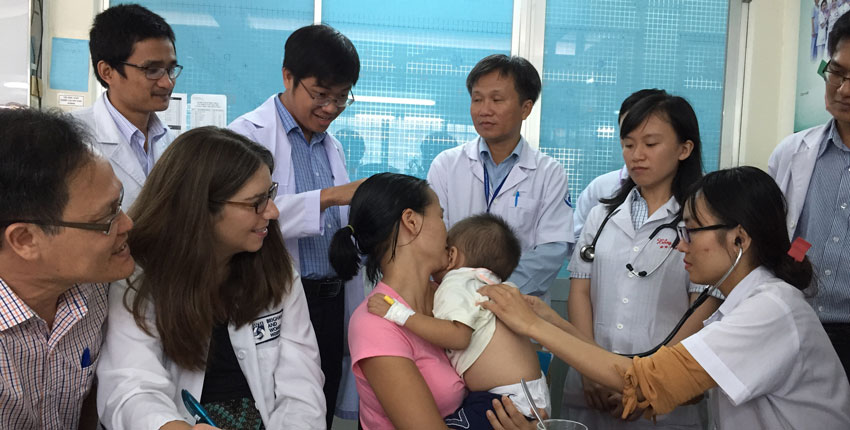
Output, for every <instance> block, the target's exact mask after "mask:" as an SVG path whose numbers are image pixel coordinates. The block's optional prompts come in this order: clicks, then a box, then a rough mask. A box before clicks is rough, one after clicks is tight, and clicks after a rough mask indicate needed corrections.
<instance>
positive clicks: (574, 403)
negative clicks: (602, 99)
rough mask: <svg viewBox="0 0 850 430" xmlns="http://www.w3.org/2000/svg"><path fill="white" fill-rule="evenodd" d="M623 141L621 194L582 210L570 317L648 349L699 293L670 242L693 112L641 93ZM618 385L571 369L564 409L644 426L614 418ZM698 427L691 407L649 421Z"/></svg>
mask: <svg viewBox="0 0 850 430" xmlns="http://www.w3.org/2000/svg"><path fill="white" fill-rule="evenodd" d="M620 143H621V146H622V152H623V160H624V161H625V164H626V167H627V169H628V173H629V176H628V178H626V179H625V181H624V182H623V184H622V186H621V188H620V190H619V192H617V194H615V195H614V196H613V197H611V198H608V199H602V200H601V202H602V203H603V204H602V205H598V206H596V207H594V208H593V209H592V210H591V212H590V214H589V215H588V218H587V222H586V223H585V225H584V227H583V229H582V232H581V235H580V236H579V240H578V242H577V243H576V248H575V253H574V255H573V257H572V259H571V260H570V265H569V269H570V271H571V278H572V279H571V284H570V294H569V301H568V302H567V303H568V307H569V316H570V321H571V322H572V323H573V324H574V325H575V326H576V327H577V328H578V329H579V331H580V332H581V333H582V334H584V335H585V336H586V337H587V338H591V339H594V340H595V341H596V343H597V344H598V345H599V346H600V347H602V348H604V349H606V350H608V351H614V352H618V353H624V354H636V353H641V352H643V351H646V350H649V349H650V348H652V347H653V346H655V345H656V344H658V343H659V342H661V341H663V340H664V338H665V336H667V335H668V333H670V331H671V330H672V329H673V328H674V327H675V326H676V323H677V321H678V320H679V317H680V316H681V315H682V314H683V313H684V312H685V310H686V309H687V308H688V306H689V305H690V304H691V302H692V301H693V300H695V299H696V297H697V296H698V295H699V293H700V292H701V290H702V288H703V287H701V286H698V285H695V284H692V283H691V282H689V281H688V274H687V272H686V271H685V270H684V268H683V267H682V265H681V263H680V262H679V260H678V258H677V256H676V253H675V252H674V247H675V245H676V241H677V239H676V226H677V225H678V224H679V222H680V219H681V218H680V217H679V209H680V205H681V204H682V202H683V201H684V197H685V194H686V192H687V189H688V188H689V187H690V186H691V185H692V184H693V183H694V182H696V181H697V180H699V178H701V177H702V155H701V140H700V133H699V124H698V122H697V117H696V113H694V110H693V109H692V108H691V105H690V104H689V103H688V102H687V101H686V100H685V99H683V98H681V97H677V96H673V95H669V94H667V93H666V92H660V93H656V94H651V95H648V96H646V97H643V98H641V99H640V100H639V101H637V102H636V103H635V104H634V105H632V106H631V107H630V108H629V110H628V112H625V113H624V116H623V119H622V121H621V124H620ZM718 305H719V301H718V299H716V298H710V299H709V300H708V301H707V302H705V303H703V304H702V305H701V306H700V307H699V308H698V309H697V310H696V312H695V314H696V315H695V316H694V317H693V318H691V319H690V320H689V321H688V322H687V323H686V324H685V325H684V327H682V329H681V330H680V331H679V333H678V335H677V337H676V338H674V340H680V339H682V338H683V337H684V336H686V335H689V334H692V333H694V332H696V331H697V330H698V329H699V327H700V324H699V323H700V321H702V320H703V319H705V318H707V317H708V316H709V315H710V314H711V313H712V312H713V311H714V310H715V309H716V308H717V306H718ZM618 404H619V398H618V397H617V396H616V394H615V393H613V392H611V391H610V390H607V389H605V388H604V387H601V386H599V385H598V384H596V383H594V382H593V381H590V380H589V379H588V378H587V377H586V376H581V375H579V374H578V372H577V371H576V370H574V369H571V370H570V372H569V374H568V376H567V381H566V383H565V386H564V407H565V410H566V411H567V412H566V414H567V415H568V416H569V417H571V418H572V419H575V420H578V421H581V422H583V423H585V424H587V425H588V427H590V428H607V429H618V428H623V429H625V428H628V429H637V428H645V427H647V426H648V425H649V424H648V423H644V422H635V423H628V422H625V421H622V420H619V419H616V418H613V417H612V416H611V414H610V411H611V410H612V409H614V408H616V407H617V405H618ZM659 427H660V428H675V429H688V428H693V429H696V428H701V424H700V421H699V411H698V410H697V407H696V406H693V407H689V408H681V409H679V410H677V411H676V412H675V413H674V414H672V415H670V416H663V417H659V418H658V422H657V425H654V426H653V428H659Z"/></svg>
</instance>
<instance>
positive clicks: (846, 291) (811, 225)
mask: <svg viewBox="0 0 850 430" xmlns="http://www.w3.org/2000/svg"><path fill="white" fill-rule="evenodd" d="M827 49H828V53H829V56H830V60H829V62H828V63H827V66H826V69H825V70H824V80H825V82H826V85H825V87H826V96H825V97H824V99H825V101H826V110H827V111H828V112H829V113H830V115H832V119H830V120H829V121H828V122H827V123H826V124H823V125H819V126H816V127H812V128H810V129H808V130H803V131H800V132H798V133H795V134H792V135H791V136H788V137H786V138H785V139H784V140H783V141H782V143H780V144H779V146H778V147H777V148H776V149H775V150H774V151H773V154H771V156H770V161H769V162H768V173H770V175H771V176H773V178H774V179H776V183H777V184H778V185H779V188H780V189H781V190H782V192H783V193H785V198H786V200H787V202H788V220H787V227H788V234H789V236H791V239H792V240H793V239H794V238H800V237H801V238H804V239H805V240H806V241H808V242H810V243H811V244H812V248H811V249H810V250H809V251H808V254H807V255H808V257H809V258H810V259H811V261H812V266H814V274H815V276H814V278H815V280H816V282H817V288H816V289H814V290H813V291H814V292H815V293H816V295H815V296H814V297H812V298H811V299H810V303H811V304H812V306H813V307H814V309H815V312H816V313H817V314H818V317H819V318H820V320H821V323H822V324H823V327H824V329H825V330H826V334H828V335H829V339H830V340H831V341H832V346H833V347H835V352H837V353H838V358H840V359H841V363H842V364H843V365H844V370H845V372H846V373H847V375H848V376H847V377H848V378H850V264H847V262H848V261H850V83H848V82H847V81H848V80H850V14H845V15H843V16H841V17H840V18H838V20H837V21H836V22H835V25H834V26H833V27H832V30H831V31H830V32H829V43H828V48H827Z"/></svg>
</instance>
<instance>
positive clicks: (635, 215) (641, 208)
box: [631, 187, 649, 231]
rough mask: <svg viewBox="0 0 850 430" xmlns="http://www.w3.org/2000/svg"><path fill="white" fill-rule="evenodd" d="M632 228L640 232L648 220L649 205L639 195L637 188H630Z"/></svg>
mask: <svg viewBox="0 0 850 430" xmlns="http://www.w3.org/2000/svg"><path fill="white" fill-rule="evenodd" d="M631 209H632V227H634V228H635V231H638V230H640V227H641V226H642V225H644V224H645V223H646V220H647V219H649V205H648V204H647V203H646V200H644V199H643V196H642V195H640V191H638V187H634V188H632V207H631Z"/></svg>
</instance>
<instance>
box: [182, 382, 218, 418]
mask: <svg viewBox="0 0 850 430" xmlns="http://www.w3.org/2000/svg"><path fill="white" fill-rule="evenodd" d="M180 396H181V397H183V405H184V406H186V410H188V411H189V413H190V414H192V417H193V418H195V424H209V425H211V426H213V427H218V426H217V425H215V423H214V422H213V420H212V418H210V415H209V413H207V411H206V409H204V407H203V406H201V404H200V403H198V401H197V400H196V399H195V397H194V396H192V393H190V392H189V391H187V390H182V391H181V392H180Z"/></svg>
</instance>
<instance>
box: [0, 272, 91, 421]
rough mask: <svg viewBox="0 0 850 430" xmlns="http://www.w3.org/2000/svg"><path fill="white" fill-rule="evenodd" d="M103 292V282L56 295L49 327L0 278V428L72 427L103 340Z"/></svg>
mask: <svg viewBox="0 0 850 430" xmlns="http://www.w3.org/2000/svg"><path fill="white" fill-rule="evenodd" d="M107 291H108V285H107V284H82V285H74V286H73V287H72V288H71V289H70V290H68V291H66V292H65V293H63V294H62V295H61V296H59V300H58V301H57V309H56V317H55V319H54V321H53V327H52V328H49V327H47V324H46V323H45V321H44V320H43V319H41V318H40V317H39V316H38V315H36V314H35V313H34V312H33V311H32V309H30V307H29V306H27V305H26V304H25V303H24V302H23V301H22V300H21V299H20V298H19V297H18V296H17V295H16V294H15V293H14V291H12V289H11V288H10V287H9V286H8V285H7V284H6V283H5V282H4V281H3V280H2V279H0V429H16V430H24V429H39V430H42V429H44V430H52V429H76V428H77V422H78V421H79V418H80V408H81V406H82V403H83V399H84V398H85V397H86V395H87V394H88V391H89V389H90V388H91V385H92V381H93V380H94V369H95V364H96V361H97V356H98V353H99V352H100V344H101V342H102V340H103V328H104V327H103V325H104V322H105V320H106V310H107V302H106V298H107ZM86 349H88V350H89V353H88V354H86V353H85V350H86ZM84 355H87V356H88V358H87V359H84V358H83V356H84ZM84 361H85V362H86V363H87V364H88V365H87V366H85V367H83V362H84Z"/></svg>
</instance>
